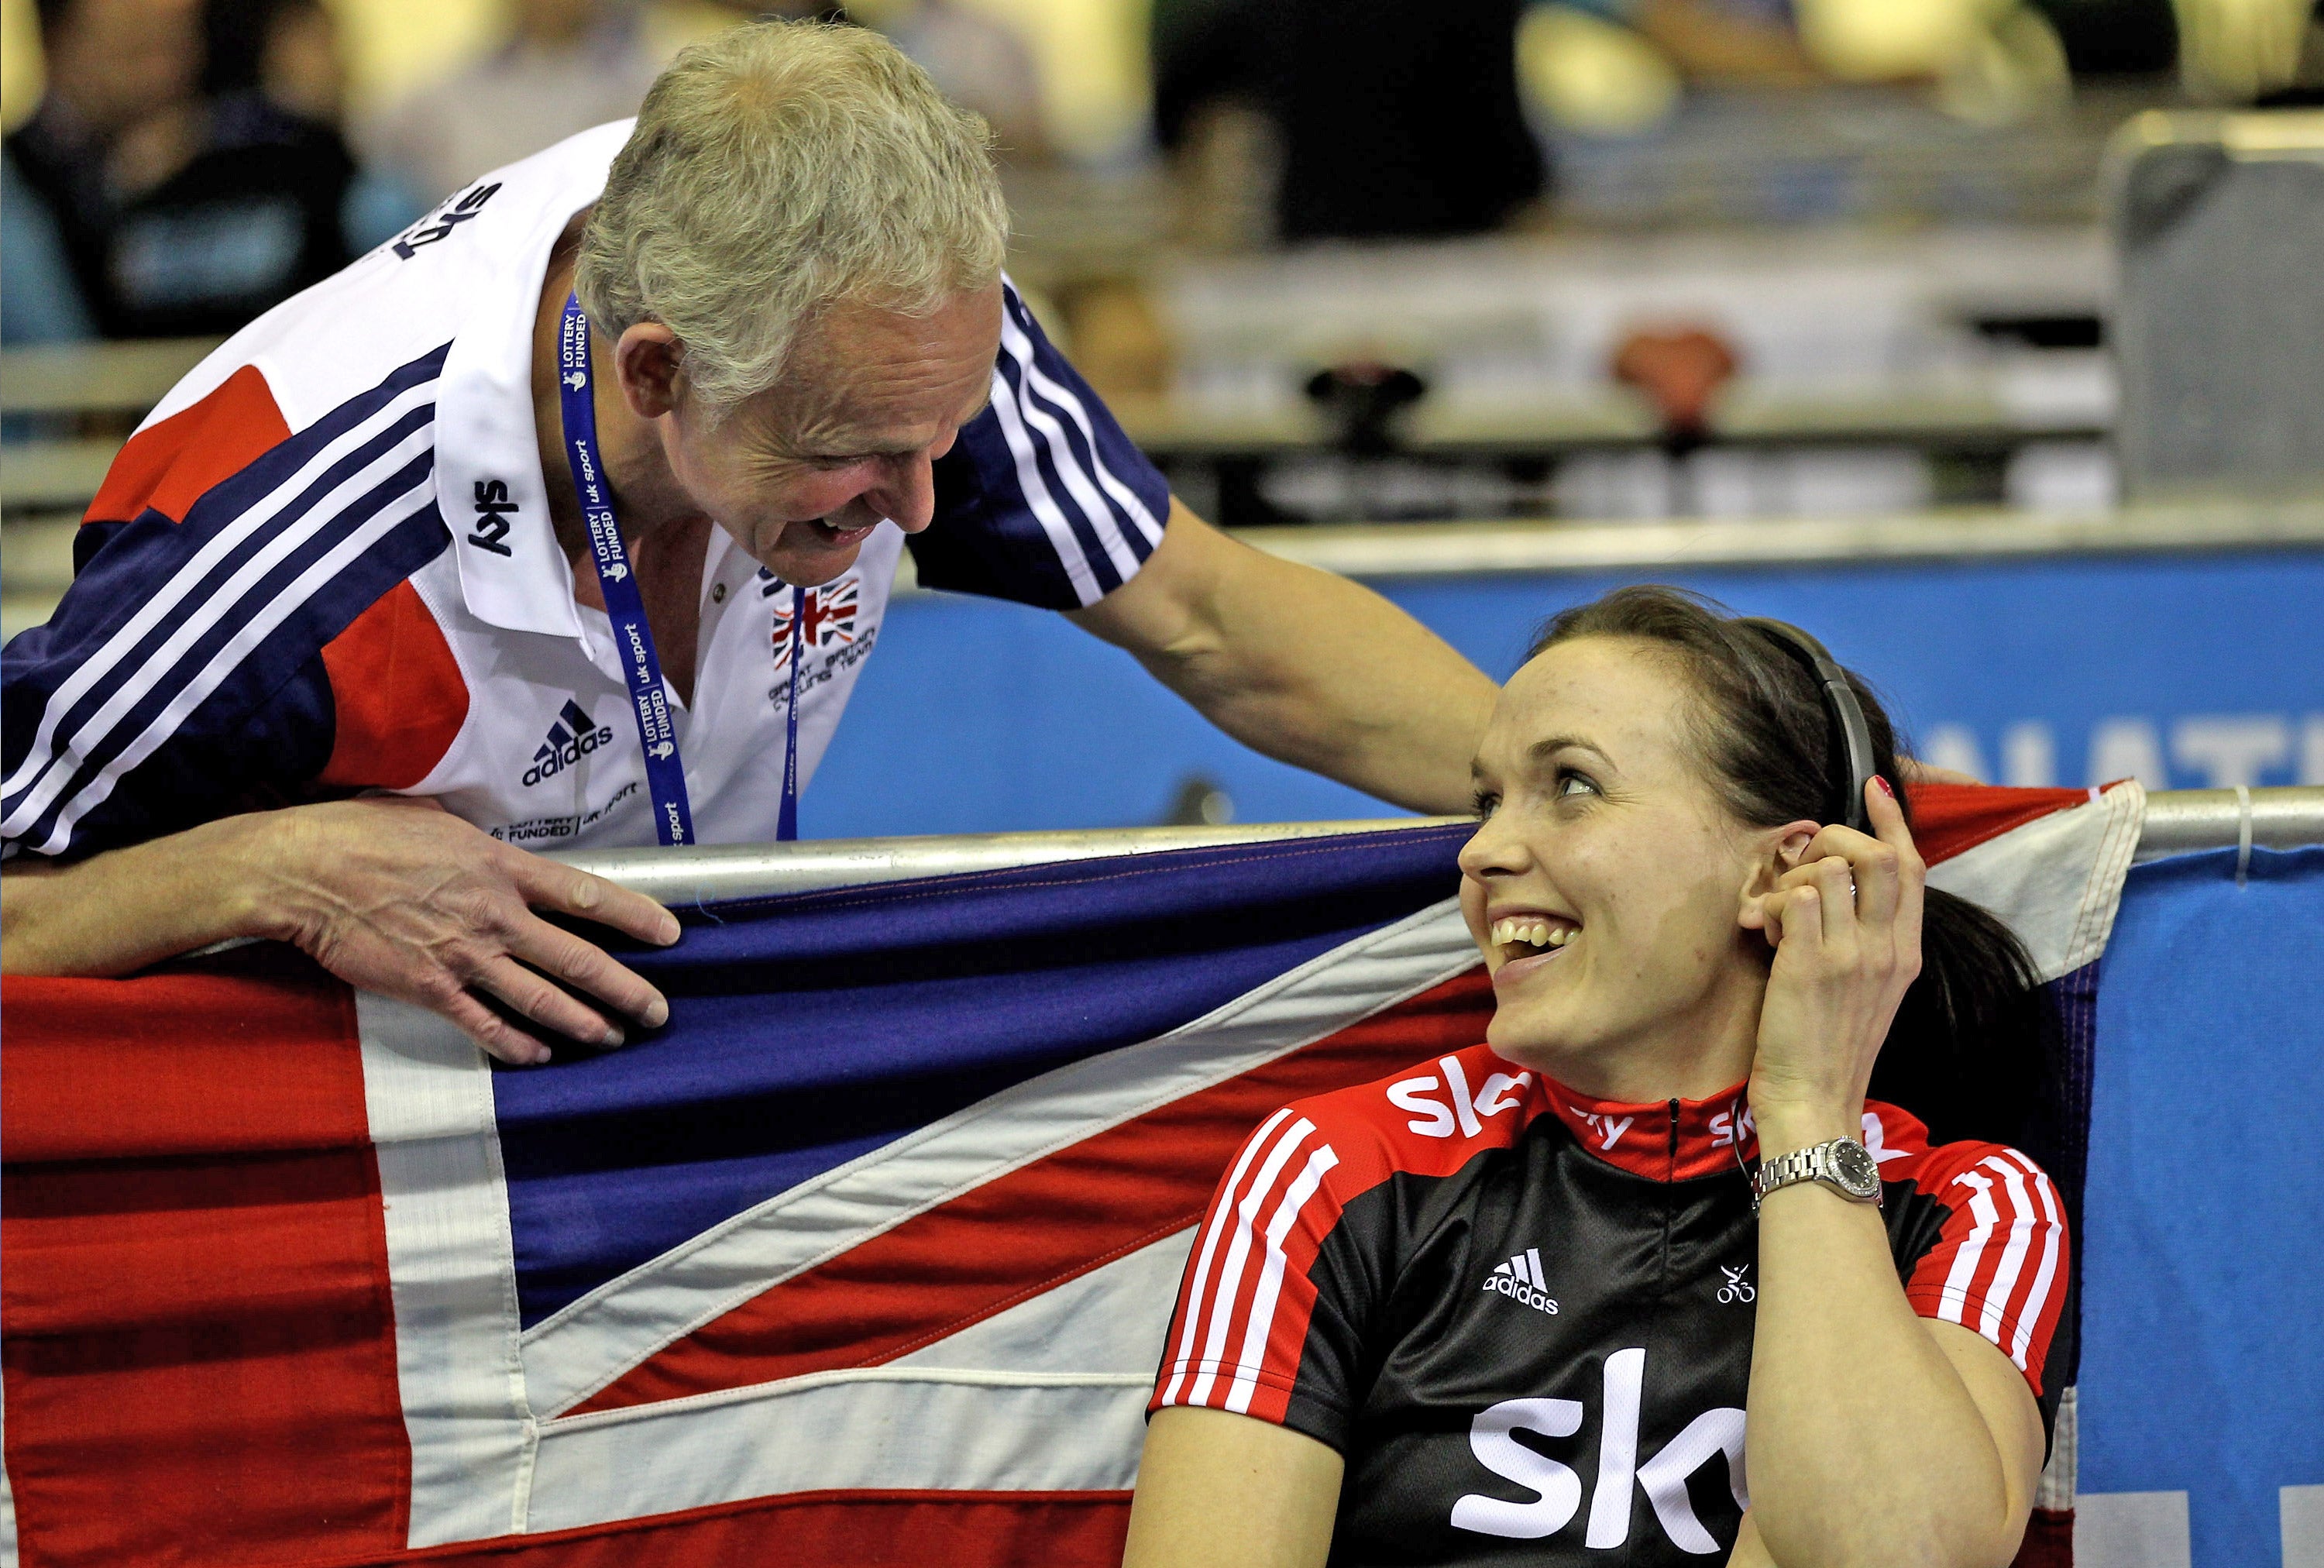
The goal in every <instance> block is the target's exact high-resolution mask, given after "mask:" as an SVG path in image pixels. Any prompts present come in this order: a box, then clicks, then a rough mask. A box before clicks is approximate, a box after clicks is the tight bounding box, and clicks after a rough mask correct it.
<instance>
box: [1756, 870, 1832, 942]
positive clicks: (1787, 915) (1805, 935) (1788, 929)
mask: <svg viewBox="0 0 2324 1568" xmlns="http://www.w3.org/2000/svg"><path fill="white" fill-rule="evenodd" d="M1822 901H1823V899H1822V896H1821V892H1820V891H1819V890H1818V889H1817V887H1816V885H1815V884H1814V882H1812V881H1803V882H1802V883H1800V884H1799V885H1797V886H1795V887H1791V888H1786V889H1784V890H1782V891H1780V892H1774V893H1770V894H1768V895H1767V897H1766V899H1765V901H1764V904H1763V908H1764V909H1765V910H1766V921H1767V940H1768V941H1769V942H1770V943H1772V944H1773V945H1775V947H1776V949H1777V950H1778V951H1780V950H1781V949H1782V948H1783V946H1784V944H1785V943H1791V944H1793V945H1797V946H1799V947H1802V948H1820V947H1821V946H1822V945H1823V915H1822V912H1821V909H1819V906H1820V905H1821V903H1822Z"/></svg>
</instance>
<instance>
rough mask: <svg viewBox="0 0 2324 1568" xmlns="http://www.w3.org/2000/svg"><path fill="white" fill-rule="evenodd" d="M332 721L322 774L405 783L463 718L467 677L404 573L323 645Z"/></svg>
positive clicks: (439, 751)
mask: <svg viewBox="0 0 2324 1568" xmlns="http://www.w3.org/2000/svg"><path fill="white" fill-rule="evenodd" d="M323 669H325V671H326V672H327V674H328V676H329V678H330V682H331V701H332V703H333V705H334V706H336V708H337V728H336V730H335V732H334V733H333V736H332V741H331V760H330V761H328V762H327V763H326V764H325V765H324V768H323V771H322V775H321V778H320V780H319V781H320V782H322V783H324V784H328V785H334V786H337V787H340V788H344V789H410V788H411V786H413V785H414V784H417V783H419V782H420V780H421V779H425V778H426V777H428V775H429V772H430V771H432V770H434V768H435V766H436V764H437V763H438V762H440V761H443V760H444V753H445V752H448V751H450V750H451V749H452V742H453V740H454V738H455V737H457V735H458V734H459V733H460V726H461V725H462V724H466V722H467V719H468V683H467V682H466V680H465V679H463V678H462V677H461V675H460V666H459V663H458V661H457V660H456V659H454V658H453V657H452V647H451V644H450V643H448V642H447V641H445V639H444V632H443V630H442V628H440V627H438V625H437V624H436V617H435V616H433V615H431V614H429V611H428V606H427V605H426V604H424V603H422V602H421V600H420V591H419V590H418V589H417V588H414V587H413V586H411V583H410V579H409V578H406V579H405V580H404V581H402V582H401V583H398V584H396V586H394V587H392V588H391V589H389V590H388V591H387V593H386V594H384V595H382V596H381V597H380V599H379V600H378V602H377V603H375V604H373V605H372V606H371V608H370V609H368V610H365V611H364V613H362V614H360V615H358V616H356V617H355V620H354V621H353V622H351V623H349V624H348V626H347V629H346V631H344V632H340V633H339V634H338V635H337V637H334V638H332V639H331V640H330V641H328V642H327V643H325V644H324V645H323Z"/></svg>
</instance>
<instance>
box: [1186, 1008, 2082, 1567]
mask: <svg viewBox="0 0 2324 1568" xmlns="http://www.w3.org/2000/svg"><path fill="white" fill-rule="evenodd" d="M1738 1138H1739V1139H1740V1140H1741V1142H1742V1148H1741V1149H1740V1150H1739V1151H1738V1148H1737V1144H1738ZM1864 1141H1865V1145H1866V1147H1867V1148H1868V1149H1869V1150H1870V1151H1871V1153H1872V1155H1873V1157H1874V1158H1876V1159H1877V1160H1878V1161H1879V1163H1880V1171H1881V1178H1882V1204H1883V1208H1882V1212H1883V1216H1884V1218H1885V1220H1886V1224H1887V1228H1888V1236H1889V1243H1890V1248H1891V1250H1893V1252H1894V1253H1895V1259H1896V1271H1897V1275H1898V1277H1899V1278H1900V1279H1902V1280H1903V1281H1904V1287H1905V1295H1906V1298H1907V1299H1908V1300H1909V1301H1910V1302H1911V1303H1912V1305H1913V1306H1914V1310H1915V1311H1917V1312H1919V1313H1920V1314H1921V1315H1923V1316H1924V1317H1932V1318H1941V1319H1944V1320H1946V1321H1949V1322H1952V1323H1958V1324H1963V1325H1964V1326H1966V1327H1968V1328H1969V1329H1971V1330H1973V1331H1975V1332H1976V1333H1979V1334H1982V1335H1983V1336H1984V1337H1985V1338H1986V1339H1987V1340H1990V1341H1991V1342H1993V1343H1995V1344H1996V1345H1998V1346H1999V1347H2000V1348H2001V1350H2002V1351H2004V1353H2006V1354H2007V1355H2008V1356H2009V1358H2010V1360H2012V1361H2013V1362H2015V1364H2016V1365H2017V1367H2018V1368H2019V1369H2020V1370H2023V1371H2024V1374H2025V1378H2026V1380H2027V1382H2028V1383H2030V1384H2031V1385H2032V1386H2033V1391H2034V1393H2035V1395H2036V1396H2037V1397H2039V1398H2040V1400H2041V1404H2042V1413H2043V1423H2044V1425H2045V1426H2046V1425H2047V1424H2048V1423H2049V1422H2050V1421H2051V1419H2052V1416H2053V1415H2054V1412H2055V1408H2056V1402H2057V1395H2058V1390H2059V1385H2060V1383H2061V1381H2062V1379H2063V1376H2064V1374H2065V1368H2066V1357H2067V1355H2068V1353H2069V1351H2070V1347H2069V1346H2068V1344H2067V1343H2066V1341H2067V1340H2068V1338H2069V1337H2070V1336H2069V1335H2067V1334H2060V1333H2055V1332H2054V1331H2055V1330H2056V1328H2057V1325H2058V1324H2059V1322H2060V1321H2061V1315H2062V1314H2065V1313H2066V1312H2067V1310H2068V1305H2069V1304H2068V1299H2067V1298H2068V1296H2069V1293H2070V1281H2069V1277H2068V1268H2067V1256H2066V1247H2067V1239H2066V1226H2065V1219H2064V1211H2063V1208H2062V1206H2061V1204H2060V1202H2059V1198H2058V1194H2057V1193H2056V1191H2055V1190H2054V1189H2053V1188H2052V1185H2051V1184H2050V1180H2049V1178H2048V1177H2047V1176H2044V1175H2043V1172H2042V1171H2041V1170H2040V1169H2039V1167H2036V1166H2035V1165H2034V1164H2033V1161H2031V1160H2029V1159H2027V1158H2025V1157H2024V1155H2023V1154H2020V1153H2018V1152H2017V1151H2015V1149H2010V1148H2003V1147H2002V1146H2000V1145H1998V1144H1990V1143H1950V1144H1944V1145H1941V1146H1940V1147H1938V1148H1930V1147H1929V1146H1928V1143H1927V1135H1926V1132H1925V1130H1924V1129H1923V1127H1922V1125H1921V1123H1920V1122H1919V1121H1915V1120H1914V1118H1913V1117H1911V1116H1909V1115H1907V1114H1906V1113H1905V1112H1904V1111H1899V1110H1897V1109H1895V1107H1893V1106H1888V1105H1882V1104H1877V1103H1876V1104H1870V1105H1867V1107H1866V1108H1865V1116H1864ZM1751 1152H1752V1136H1751V1122H1750V1116H1749V1112H1748V1109H1746V1108H1745V1105H1744V1097H1743V1090H1742V1088H1741V1087H1740V1086H1738V1087H1737V1088H1736V1089H1735V1090H1733V1091H1732V1092H1730V1093H1727V1094H1724V1095H1720V1096H1717V1097H1715V1098H1713V1099H1711V1100H1705V1101H1677V1100H1674V1101H1670V1102H1666V1103H1663V1104H1650V1105H1623V1104H1615V1103H1611V1102H1601V1101H1595V1100H1591V1099H1589V1098H1587V1097H1585V1096H1582V1095H1580V1094H1576V1093H1572V1091H1570V1090H1567V1089H1565V1088H1564V1087H1563V1086H1562V1085H1560V1084H1554V1083H1551V1082H1549V1081H1547V1080H1545V1079H1543V1078H1542V1077H1540V1075H1537V1074H1534V1073H1531V1072H1527V1071H1526V1070H1525V1069H1523V1068H1521V1067H1518V1066H1517V1065H1514V1064H1512V1063H1510V1062H1508V1061H1507V1060H1504V1059H1503V1058H1501V1057H1500V1056H1496V1055H1495V1054H1494V1053H1493V1052H1492V1051H1491V1050H1490V1049H1489V1048H1488V1047H1483V1046H1479V1047H1473V1048H1471V1049H1470V1050H1466V1051H1462V1052H1459V1053H1457V1054H1456V1055H1453V1056H1444V1057H1441V1058H1439V1059H1438V1060H1436V1061H1435V1062H1433V1063H1429V1064H1425V1065H1421V1066H1416V1067H1415V1068H1413V1069H1411V1070H1410V1071H1409V1072H1407V1073H1405V1074H1402V1075H1397V1077H1394V1078H1388V1079H1382V1080H1381V1081H1379V1083H1376V1084H1366V1085H1363V1086H1361V1087H1359V1088H1353V1089H1346V1090H1342V1091H1340V1092H1338V1093H1332V1094H1325V1095H1321V1096H1318V1097H1316V1098H1315V1099H1313V1100H1304V1101H1301V1102H1298V1103H1296V1104H1294V1105H1292V1106H1290V1107H1288V1108H1287V1109H1286V1110H1283V1111H1277V1113H1276V1114H1275V1115H1274V1116H1273V1117H1271V1118H1270V1119H1268V1121H1267V1122H1266V1123H1265V1124H1264V1125H1262V1126H1261V1127H1260V1128H1259V1130H1258V1131H1257V1132H1255V1133H1254V1134H1252V1135H1251V1137H1250V1140H1249V1141H1248V1142H1246V1143H1245V1144H1244V1146H1243V1148H1242V1151H1241V1153H1240V1156H1238V1158H1237V1159H1236V1161H1235V1163H1234V1164H1233V1166H1232V1167H1230V1169H1229V1172H1228V1174H1227V1176H1226V1179H1225V1180H1224V1181H1223V1182H1222V1183H1221V1185H1220V1186H1219V1189H1218V1193H1217V1195H1216V1196H1215V1197H1214V1198H1213V1201H1212V1204H1211V1209H1210V1213H1209V1214H1208V1216H1207V1218H1206V1219H1205V1220H1204V1222H1203V1228H1202V1231H1201V1232H1200V1234H1199V1235H1198V1236H1197V1237H1196V1239H1195V1241H1194V1251H1193V1253H1192V1254H1191V1255H1190V1256H1189V1258H1188V1259H1187V1263H1186V1273H1185V1281H1184V1283H1183V1284H1182V1286H1181V1287H1180V1291H1179V1299H1178V1310H1177V1314H1176V1317H1175V1318H1174V1320H1173V1322H1172V1324H1171V1327H1170V1337H1169V1340H1168V1342H1167V1344H1166V1346H1165V1350H1164V1359H1163V1364H1162V1370H1161V1373H1160V1376H1159V1378H1158V1379H1157V1384H1156V1388H1155V1395H1154V1400H1153V1404H1152V1406H1151V1408H1155V1409H1159V1408H1161V1407H1164V1406H1168V1405H1196V1406H1208V1407H1213V1408H1217V1409H1223V1410H1232V1411H1239V1412H1240V1413H1242V1414H1245V1415H1249V1416H1256V1417H1258V1418H1259V1419H1260V1420H1264V1421H1272V1422H1277V1423H1279V1424H1281V1425H1286V1426H1289V1427H1291V1428H1293V1429H1294V1430H1296V1431H1299V1432H1303V1433H1305V1434H1308V1435H1309V1436H1312V1437H1314V1438H1317V1439H1319V1440H1320V1441H1322V1442H1323V1443H1328V1444H1330V1445H1331V1446H1332V1447H1333V1448H1335V1449H1337V1450H1339V1451H1340V1453H1342V1455H1343V1456H1344V1458H1345V1460H1346V1477H1345V1480H1344V1482H1343V1484H1342V1490H1341V1496H1340V1511H1339V1520H1338V1524H1337V1526H1336V1528H1335V1531H1334V1534H1333V1543H1332V1557H1331V1560H1332V1562H1333V1563H1349V1564H1354V1563H1534V1564H1542V1563H1686V1562H1689V1561H1701V1559H1702V1558H1703V1557H1705V1556H1708V1555H1711V1554H1723V1553H1725V1552H1727V1551H1729V1550H1730V1549H1731V1548H1732V1546H1733V1545H1734V1541H1735V1533H1736V1530H1737V1527H1738V1522H1739V1520H1740V1518H1741V1517H1742V1512H1743V1509H1744V1508H1746V1507H1747V1506H1748V1491H1747V1488H1746V1484H1745V1475H1744V1462H1743V1433H1744V1399H1745V1393H1746V1389H1747V1388H1748V1382H1749V1378H1750V1370H1751V1335H1752V1323H1753V1315H1754V1309H1753V1302H1754V1301H1755V1299H1756V1298H1757V1281H1756V1278H1755V1275H1756V1272H1757V1250H1758V1249H1757V1230H1756V1224H1755V1221H1754V1219H1753V1215H1752V1207H1751V1196H1750V1191H1749V1187H1748V1181H1747V1178H1746V1176H1745V1175H1744V1172H1743V1169H1742V1161H1741V1158H1738V1153H1739V1154H1740V1155H1742V1156H1748V1155H1749V1154H1750V1153H1751ZM2066 1321H2067V1322H2069V1323H2070V1322H2071V1319H2070V1318H2067V1319H2066ZM1900 1418H1905V1417H1903V1416H1901V1415H1900Z"/></svg>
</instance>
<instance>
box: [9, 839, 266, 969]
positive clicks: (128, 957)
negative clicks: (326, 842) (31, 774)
mask: <svg viewBox="0 0 2324 1568" xmlns="http://www.w3.org/2000/svg"><path fill="white" fill-rule="evenodd" d="M266 827H267V821H266V814H261V815H258V816H230V817H226V818H223V819H221V820H219V821H217V822H209V823H204V824H203V825H202V826H199V827H195V828H189V829H188V830H187V831H186V832H184V833H179V834H172V835H169V836H168V837H165V838H157V839H154V840H152V841H151V842H149V843H146V844H134V845H132V846H131V847H129V848H127V849H116V850H111V851H108V852H106V853H104V854H99V855H92V856H91V857H90V858H88V860H85V861H74V862H68V863H65V864H55V863H52V862H46V861H41V860H36V859H29V858H24V857H19V858H18V859H16V860H14V861H11V862H8V864H7V865H6V866H5V868H0V970H5V972H7V973H11V974H75V975H89V976H104V975H116V974H128V973H134V972H135V971H137V970H140V969H143V968H144V967H145V966H146V965H148V964H158V963H160V962H161V960H163V959H165V958H174V957H176V956H177V955H180V954H182V953H190V952H193V951H194V950H195V949H197V948H199V947H207V946H208V945H210V944H211V943H213V942H223V941H226V940H228V939H230V938H232V937H236V936H260V935H263V934H265V932H264V931H263V923H262V921H261V919H260V911H259V909H258V908H257V906H256V904H255V902H254V900H253V899H251V898H250V896H249V890H248V879H247V878H246V877H245V876H244V867H245V866H246V864H247V857H248V854H249V853H250V850H251V849H252V847H253V845H254V841H255V839H256V838H257V836H258V835H262V834H263V833H264V832H265V831H266Z"/></svg>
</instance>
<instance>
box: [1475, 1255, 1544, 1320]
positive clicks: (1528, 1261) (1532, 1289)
mask: <svg viewBox="0 0 2324 1568" xmlns="http://www.w3.org/2000/svg"><path fill="white" fill-rule="evenodd" d="M1485 1288H1486V1289H1487V1290H1489V1291H1492V1292H1494V1293H1495V1294H1497V1295H1500V1296H1508V1298H1509V1299H1510V1300H1511V1301H1520V1302H1523V1303H1524V1304H1525V1305H1527V1306H1529V1307H1531V1308H1533V1309H1534V1310H1535V1312H1545V1313H1547V1314H1549V1315H1550V1316H1552V1317H1555V1316H1556V1315H1557V1303H1556V1302H1554V1301H1553V1300H1552V1299H1550V1295H1549V1281H1548V1280H1546V1279H1545V1278H1543V1277H1542V1275H1541V1249H1540V1248H1538V1247H1528V1248H1526V1250H1524V1251H1522V1252H1520V1253H1517V1255H1516V1256H1515V1257H1513V1258H1511V1259H1509V1260H1508V1262H1507V1263H1498V1264H1495V1265H1494V1266H1493V1271H1492V1272H1491V1273H1490V1274H1488V1275H1486V1276H1485Z"/></svg>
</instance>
